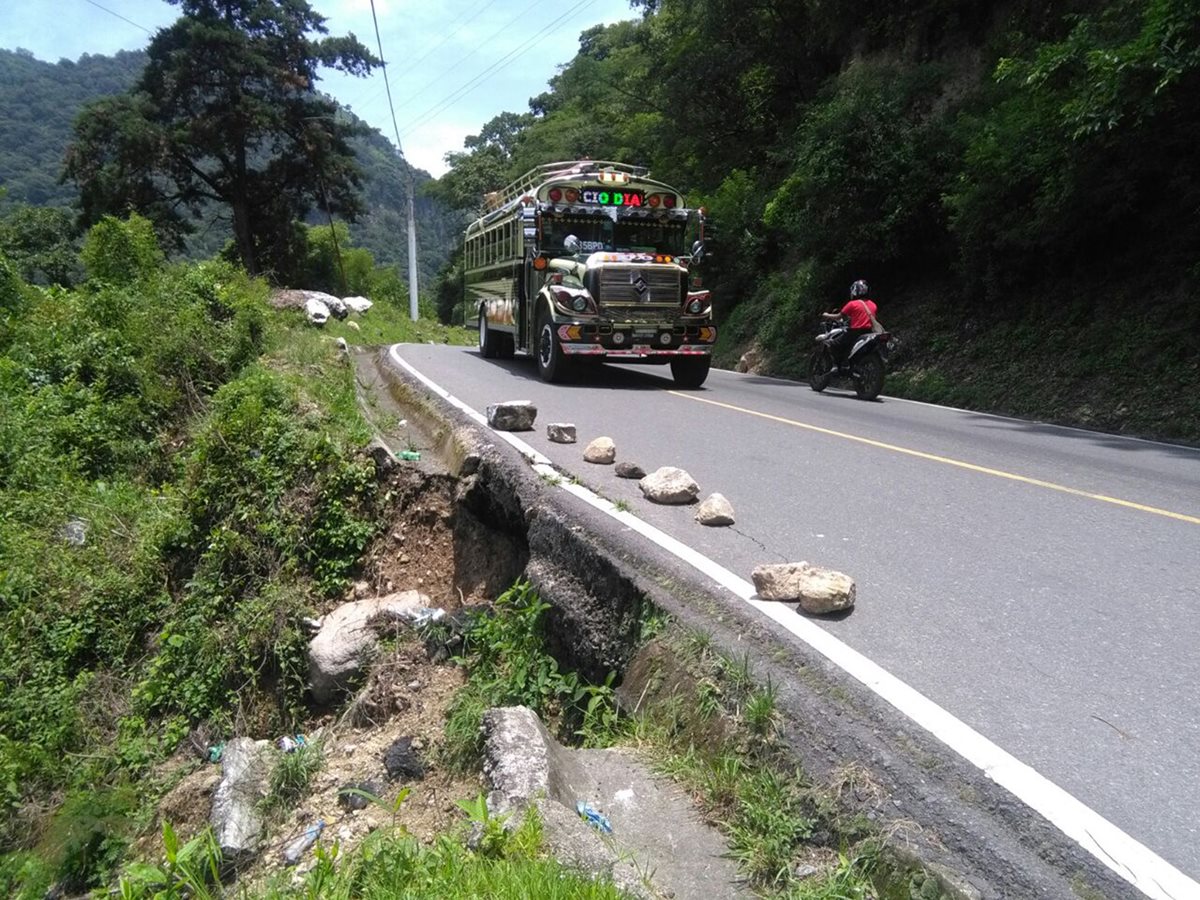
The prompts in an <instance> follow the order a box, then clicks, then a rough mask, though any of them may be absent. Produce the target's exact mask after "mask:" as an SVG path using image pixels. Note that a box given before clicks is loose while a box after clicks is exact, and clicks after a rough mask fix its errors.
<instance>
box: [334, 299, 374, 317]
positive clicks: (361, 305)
mask: <svg viewBox="0 0 1200 900" xmlns="http://www.w3.org/2000/svg"><path fill="white" fill-rule="evenodd" d="M342 302H343V303H344V304H346V308H347V309H349V310H350V312H355V313H365V312H366V311H367V310H368V309H370V308H371V307H372V306H374V305H375V304H374V303H372V302H371V301H370V300H368V299H367V298H366V297H345V298H343V299H342Z"/></svg>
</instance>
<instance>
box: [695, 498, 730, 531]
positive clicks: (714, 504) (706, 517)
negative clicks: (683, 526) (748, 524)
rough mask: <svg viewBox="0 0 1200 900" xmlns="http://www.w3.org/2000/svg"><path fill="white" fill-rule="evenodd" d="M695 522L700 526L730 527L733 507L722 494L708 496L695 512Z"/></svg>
mask: <svg viewBox="0 0 1200 900" xmlns="http://www.w3.org/2000/svg"><path fill="white" fill-rule="evenodd" d="M696 521H697V522H699V523H700V524H701V525H732V524H733V522H734V519H733V505H732V504H730V502H729V501H728V500H726V499H725V495H724V494H710V495H709V496H708V499H706V500H705V501H704V502H703V503H701V504H700V508H699V509H698V510H696Z"/></svg>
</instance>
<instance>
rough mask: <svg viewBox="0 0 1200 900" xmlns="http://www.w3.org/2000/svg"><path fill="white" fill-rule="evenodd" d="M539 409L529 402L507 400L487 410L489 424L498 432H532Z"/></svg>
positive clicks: (493, 404) (494, 404)
mask: <svg viewBox="0 0 1200 900" xmlns="http://www.w3.org/2000/svg"><path fill="white" fill-rule="evenodd" d="M536 418H537V407H536V406H534V405H533V403H532V402H531V401H529V400H505V401H503V402H501V403H492V404H490V405H489V406H488V408H487V423H488V426H489V427H491V428H495V429H496V430H497V431H530V430H532V429H533V420H534V419H536Z"/></svg>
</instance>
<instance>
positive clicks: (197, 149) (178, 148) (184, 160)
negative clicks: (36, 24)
mask: <svg viewBox="0 0 1200 900" xmlns="http://www.w3.org/2000/svg"><path fill="white" fill-rule="evenodd" d="M171 2H172V3H173V4H175V5H178V6H179V7H180V8H181V10H182V12H183V15H182V16H181V17H180V18H179V19H178V20H176V22H175V23H174V24H173V25H171V26H170V27H169V28H166V29H163V30H161V31H159V32H158V33H157V34H156V35H155V36H154V39H153V40H152V41H151V42H150V47H149V49H148V51H147V54H148V56H149V63H148V65H147V66H146V69H145V71H144V72H143V74H142V77H141V78H140V79H139V81H138V82H137V84H136V85H135V86H134V87H133V89H132V90H131V91H130V92H129V93H128V94H126V95H122V96H118V97H113V98H106V99H103V100H100V101H97V102H96V103H93V104H90V105H89V106H88V107H86V108H85V109H84V110H83V112H81V113H80V115H79V117H78V119H77V120H76V123H75V139H74V141H73V143H72V144H71V146H70V147H69V148H68V151H67V159H66V169H65V172H64V177H66V178H70V179H72V180H73V181H75V182H76V183H77V184H78V185H79V188H80V193H81V201H82V207H83V217H84V221H85V222H87V223H90V222H94V221H96V220H98V219H99V218H100V217H101V216H103V215H104V214H106V213H124V212H127V211H129V210H134V211H137V212H140V213H142V214H143V215H145V216H147V217H148V218H150V219H151V220H152V221H154V222H155V224H156V226H157V227H158V228H159V229H160V231H162V232H163V233H164V234H165V235H166V236H168V237H170V238H172V239H174V240H175V241H176V242H178V240H179V238H180V236H181V235H182V234H183V233H185V232H186V231H187V230H189V223H188V219H189V218H194V217H195V215H196V214H197V213H198V212H199V210H200V209H201V208H202V207H203V205H204V204H206V203H214V202H215V203H219V204H223V205H224V206H226V207H227V208H228V210H229V215H230V220H231V222H232V225H233V233H234V239H235V242H236V245H237V252H238V255H239V256H240V257H241V259H242V262H243V264H244V265H245V267H246V269H247V270H248V271H250V272H251V273H255V274H257V273H258V272H260V271H262V270H264V269H267V268H272V267H279V266H281V265H283V264H284V261H285V260H287V259H288V257H289V251H290V248H291V245H292V239H293V235H294V224H293V223H294V221H295V220H296V219H299V218H302V217H303V216H304V215H305V214H306V213H307V212H308V211H309V210H310V209H311V208H312V207H313V206H318V207H320V208H322V209H327V210H330V211H332V212H336V213H339V214H340V215H342V216H344V217H346V218H348V219H353V218H354V216H355V215H356V214H357V213H358V212H359V204H360V201H359V198H358V194H357V188H358V186H359V172H358V169H357V167H356V166H355V163H354V156H353V152H352V150H351V149H350V147H349V145H348V143H347V141H348V139H349V138H350V137H351V136H352V135H353V134H354V133H355V132H356V128H355V126H353V125H351V124H350V123H349V121H348V120H346V119H344V118H341V117H339V116H338V115H337V113H338V108H337V106H336V104H335V103H334V102H333V101H331V100H329V99H328V98H326V97H324V96H322V95H319V94H318V93H316V90H315V85H316V82H317V67H318V66H322V65H323V66H328V67H331V68H335V69H338V70H340V71H344V72H348V73H350V74H353V75H365V74H367V73H368V72H370V70H371V68H372V67H373V66H374V65H376V64H377V63H378V60H376V59H375V57H374V56H372V55H371V53H370V51H369V50H367V48H366V47H364V46H363V45H362V44H361V43H360V42H359V41H358V39H357V38H355V37H354V35H353V34H350V35H347V36H345V37H312V35H320V36H323V35H325V34H327V29H326V28H325V24H324V23H325V19H324V17H323V16H321V15H319V14H318V13H316V12H314V11H313V10H312V8H311V7H310V6H309V4H308V3H307V2H306V0H171Z"/></svg>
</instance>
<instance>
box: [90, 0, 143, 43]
mask: <svg viewBox="0 0 1200 900" xmlns="http://www.w3.org/2000/svg"><path fill="white" fill-rule="evenodd" d="M84 2H85V3H90V4H92V6H94V7H96V9H102V10H104V11H105V12H106V13H108V14H109V15H110V16H116V17H117V18H118V19H120V20H121V21H122V22H126V23H128V24H130V25H132V26H133V27H134V28H140V29H142V31H144V32H146V34H148V35H150V36H151V37H153V36H154V32H153V31H151V30H150V29H149V28H147V27H146V26H145V25H139V24H138V23H137V22H135V21H133V19H127V18H125V17H124V16H123V15H121V14H120V13H119V12H114V11H113V10H111V9H109V8H108V7H107V6H101V5H100V4H99V3H97V2H96V0H84Z"/></svg>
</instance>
